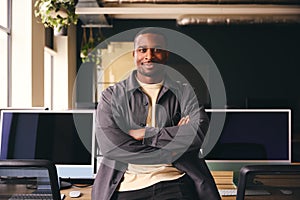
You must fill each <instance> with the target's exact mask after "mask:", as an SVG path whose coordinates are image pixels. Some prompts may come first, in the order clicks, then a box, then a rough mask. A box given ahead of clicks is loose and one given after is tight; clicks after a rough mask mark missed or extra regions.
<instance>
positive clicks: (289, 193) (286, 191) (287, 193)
mask: <svg viewBox="0 0 300 200" xmlns="http://www.w3.org/2000/svg"><path fill="white" fill-rule="evenodd" d="M279 191H280V192H281V193H282V194H285V195H291V194H293V191H292V190H286V189H280V190H279Z"/></svg>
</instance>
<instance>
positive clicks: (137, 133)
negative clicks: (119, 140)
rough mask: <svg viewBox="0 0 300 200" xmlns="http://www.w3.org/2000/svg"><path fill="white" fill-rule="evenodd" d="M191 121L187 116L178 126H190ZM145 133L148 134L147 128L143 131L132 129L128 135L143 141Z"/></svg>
mask: <svg viewBox="0 0 300 200" xmlns="http://www.w3.org/2000/svg"><path fill="white" fill-rule="evenodd" d="M189 121H190V117H189V116H186V117H182V118H181V119H180V120H179V122H178V124H177V126H181V125H185V124H188V123H189ZM145 132H146V129H145V128H141V129H131V130H129V131H128V134H129V135H130V136H131V137H133V138H134V139H136V140H139V141H141V140H143V139H144V137H145Z"/></svg>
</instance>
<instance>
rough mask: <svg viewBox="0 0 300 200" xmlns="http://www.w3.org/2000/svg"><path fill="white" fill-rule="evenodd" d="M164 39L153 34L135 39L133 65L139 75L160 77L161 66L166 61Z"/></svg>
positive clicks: (166, 52)
mask: <svg viewBox="0 0 300 200" xmlns="http://www.w3.org/2000/svg"><path fill="white" fill-rule="evenodd" d="M165 47H166V42H165V40H164V37H163V36H161V35H158V34H154V33H146V34H142V35H139V36H138V37H137V38H136V39H135V50H134V52H133V55H134V64H135V66H136V67H137V71H138V73H139V75H141V76H144V77H152V78H155V77H156V76H159V75H160V76H161V74H162V73H163V68H164V66H163V64H165V63H166V61H167V59H168V55H169V53H168V51H166V50H163V49H165Z"/></svg>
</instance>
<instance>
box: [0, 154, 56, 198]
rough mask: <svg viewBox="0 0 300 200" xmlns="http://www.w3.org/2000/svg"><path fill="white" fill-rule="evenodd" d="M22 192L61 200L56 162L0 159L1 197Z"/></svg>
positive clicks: (9, 196) (8, 196)
mask: <svg viewBox="0 0 300 200" xmlns="http://www.w3.org/2000/svg"><path fill="white" fill-rule="evenodd" d="M21 194H22V195H25V194H26V195H29V194H34V195H48V196H50V197H52V199H54V200H60V190H59V182H58V176H57V171H56V167H55V165H54V163H52V162H50V161H48V160H15V159H7V160H0V199H9V198H11V197H13V196H16V195H21Z"/></svg>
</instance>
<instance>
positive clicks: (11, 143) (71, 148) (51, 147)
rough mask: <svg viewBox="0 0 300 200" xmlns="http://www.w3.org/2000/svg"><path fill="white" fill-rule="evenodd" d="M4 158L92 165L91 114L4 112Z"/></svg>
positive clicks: (2, 144)
mask: <svg viewBox="0 0 300 200" xmlns="http://www.w3.org/2000/svg"><path fill="white" fill-rule="evenodd" d="M2 114H3V115H2V137H1V155H0V158H1V159H47V160H51V161H53V162H54V163H56V164H77V165H91V160H92V154H91V153H92V137H93V120H94V119H93V114H92V112H75V111H73V112H51V111H44V112H41V111H34V112H18V111H8V112H3V113H2Z"/></svg>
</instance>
